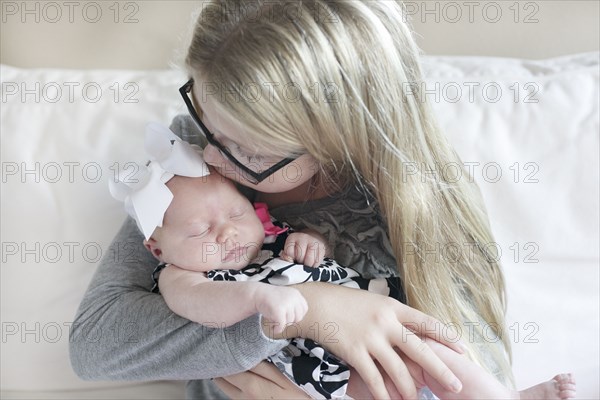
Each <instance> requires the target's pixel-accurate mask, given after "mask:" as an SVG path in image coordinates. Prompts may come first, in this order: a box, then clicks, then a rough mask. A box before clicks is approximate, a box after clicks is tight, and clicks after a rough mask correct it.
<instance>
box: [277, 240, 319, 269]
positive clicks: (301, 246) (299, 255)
mask: <svg viewBox="0 0 600 400" xmlns="http://www.w3.org/2000/svg"><path fill="white" fill-rule="evenodd" d="M326 253H327V242H326V241H325V238H324V237H323V236H321V235H320V234H318V233H316V232H311V233H310V234H308V233H304V232H294V233H290V235H289V236H288V237H287V240H286V241H285V246H284V249H283V251H282V253H281V254H280V257H281V258H283V259H284V260H286V261H289V262H297V263H300V264H304V265H306V266H308V267H313V268H316V267H318V266H319V265H320V264H321V263H322V262H323V258H325V256H326Z"/></svg>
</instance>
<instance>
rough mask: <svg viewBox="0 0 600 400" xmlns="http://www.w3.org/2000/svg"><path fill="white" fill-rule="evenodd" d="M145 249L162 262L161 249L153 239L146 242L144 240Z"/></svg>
mask: <svg viewBox="0 0 600 400" xmlns="http://www.w3.org/2000/svg"><path fill="white" fill-rule="evenodd" d="M144 247H145V248H147V249H148V251H149V252H150V253H152V255H153V256H154V257H155V258H156V259H157V260H158V261H161V262H162V257H161V255H162V251H161V250H160V248H159V247H158V242H157V241H156V240H155V239H154V238H153V237H150V239H148V240H145V239H144Z"/></svg>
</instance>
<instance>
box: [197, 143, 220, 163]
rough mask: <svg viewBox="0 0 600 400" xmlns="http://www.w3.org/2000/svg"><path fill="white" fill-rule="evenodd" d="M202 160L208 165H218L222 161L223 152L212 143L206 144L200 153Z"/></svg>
mask: <svg viewBox="0 0 600 400" xmlns="http://www.w3.org/2000/svg"><path fill="white" fill-rule="evenodd" d="M202 155H203V157H204V161H206V163H207V164H210V165H220V164H221V163H222V162H223V161H224V158H223V154H222V153H221V151H219V149H217V148H216V147H215V146H213V145H212V144H208V145H206V147H205V148H204V151H203V153H202Z"/></svg>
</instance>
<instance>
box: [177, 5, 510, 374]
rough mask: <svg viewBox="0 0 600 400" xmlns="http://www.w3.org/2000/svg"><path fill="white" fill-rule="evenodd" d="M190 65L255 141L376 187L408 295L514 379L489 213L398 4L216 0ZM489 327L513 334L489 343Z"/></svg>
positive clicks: (336, 176) (337, 178)
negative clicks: (441, 120)
mask: <svg viewBox="0 0 600 400" xmlns="http://www.w3.org/2000/svg"><path fill="white" fill-rule="evenodd" d="M186 66H187V68H188V69H189V71H190V73H191V74H192V75H193V76H196V77H201V78H202V82H203V84H207V83H208V84H209V85H211V87H210V88H209V87H208V86H207V87H206V88H205V89H207V92H208V91H209V89H210V93H212V95H214V96H218V102H217V104H218V106H219V107H220V111H221V112H223V113H225V114H226V115H229V116H231V117H232V119H233V120H235V121H238V122H240V123H242V124H243V127H244V132H245V133H246V134H247V135H249V137H251V138H252V141H253V142H255V143H257V144H258V146H260V147H261V148H264V149H265V150H268V151H270V152H271V153H273V154H281V155H282V156H288V155H290V154H301V153H302V152H308V153H310V154H311V155H313V156H314V157H315V158H316V159H317V160H318V161H319V162H320V164H321V166H322V171H321V174H320V177H321V178H322V179H327V180H328V182H329V183H331V182H334V183H337V184H338V188H341V187H343V186H345V185H347V184H350V183H352V184H356V183H359V184H360V185H362V187H363V189H364V190H365V191H368V192H370V194H371V195H372V196H373V197H374V198H375V199H376V200H377V201H378V204H379V207H380V211H381V213H382V215H383V216H384V218H385V219H386V221H387V229H388V233H389V239H390V242H391V244H392V247H393V250H394V254H395V256H396V259H397V263H398V271H399V275H400V277H401V278H402V281H403V285H404V290H405V292H406V296H407V299H408V304H409V305H410V306H412V307H414V308H416V309H419V310H421V311H423V312H425V313H427V314H429V315H432V316H434V317H436V318H438V319H440V320H441V321H443V322H444V323H446V324H453V326H454V327H459V328H461V329H460V330H461V332H462V333H463V336H462V338H463V340H464V341H465V342H467V345H468V346H469V347H470V352H469V354H470V355H471V357H472V358H473V359H474V360H475V361H477V362H478V363H479V364H480V365H482V366H483V367H484V368H487V369H488V370H489V371H490V372H495V373H496V374H497V375H499V376H504V377H505V378H507V382H511V383H512V380H513V378H512V373H511V372H510V364H509V361H508V360H507V355H508V359H510V342H509V340H508V337H507V334H506V328H505V323H504V315H505V311H506V300H505V285H504V278H503V275H502V272H501V269H500V265H499V262H498V260H497V259H496V258H495V257H494V255H493V254H489V252H488V251H486V249H487V248H489V245H490V244H493V243H494V242H493V236H492V233H491V229H490V226H489V222H488V219H487V215H486V211H485V208H484V206H483V202H482V199H481V196H480V193H479V189H478V187H477V186H476V184H475V183H474V181H473V180H472V179H471V177H470V176H469V174H468V172H467V171H466V169H465V168H464V166H463V163H462V162H461V160H460V158H459V157H458V155H457V154H456V153H455V152H454V150H453V149H452V148H451V146H450V145H449V143H448V142H447V140H446V138H445V137H444V135H443V134H442V132H441V131H440V129H439V128H438V126H437V125H436V122H435V120H434V118H433V116H432V112H431V110H430V108H429V105H428V104H427V102H426V101H425V99H424V98H423V96H422V94H421V93H419V91H418V90H417V91H415V90H410V88H414V84H417V86H418V84H419V83H420V82H422V80H423V79H422V73H421V68H420V65H419V50H418V48H417V46H416V44H415V42H414V40H413V37H412V33H411V31H410V29H409V27H408V25H407V23H406V20H405V14H404V13H403V8H402V4H401V3H399V2H396V1H373V0H364V1H359V0H351V1H348V0H340V1H332V0H330V1H327V0H305V1H281V2H274V1H272V0H269V1H260V0H258V1H257V0H214V1H212V2H210V3H208V4H206V5H205V7H204V9H203V10H202V12H201V13H200V15H199V18H198V21H197V23H196V26H195V30H194V34H193V38H192V43H191V46H190V48H189V50H188V54H187V58H186ZM215 88H216V89H217V90H216V91H215ZM466 321H471V322H470V323H467V324H466V325H465V322H466ZM465 330H466V331H468V335H467V334H465ZM490 331H491V332H492V333H493V334H494V335H495V336H494V335H492V337H496V339H497V338H500V340H501V341H502V343H503V344H504V346H486V345H485V343H483V342H485V341H486V340H494V339H490ZM465 338H466V339H465ZM470 338H475V339H476V340H474V341H473V340H469V339H470ZM490 358H491V359H490Z"/></svg>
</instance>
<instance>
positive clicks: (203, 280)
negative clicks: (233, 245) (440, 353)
mask: <svg viewBox="0 0 600 400" xmlns="http://www.w3.org/2000/svg"><path fill="white" fill-rule="evenodd" d="M158 286H159V289H160V292H161V293H162V295H163V297H164V299H165V302H166V303H167V305H168V306H169V308H170V309H171V310H172V311H173V312H175V313H176V314H179V315H180V316H182V317H184V318H187V319H189V320H190V321H194V322H197V323H199V324H202V325H207V326H212V327H219V328H224V327H227V326H230V325H233V324H235V323H236V322H239V321H241V320H243V319H245V318H247V317H249V316H250V315H253V314H256V313H257V312H258V313H261V314H262V315H263V317H265V318H267V319H268V320H270V321H272V322H274V323H275V324H276V325H275V331H276V332H277V333H280V332H281V331H282V330H283V328H284V327H285V326H286V325H287V324H290V323H294V322H299V321H300V320H301V319H302V318H303V317H304V315H305V314H306V311H307V310H308V305H307V303H306V300H305V299H304V297H303V296H302V295H301V294H300V292H299V291H298V290H297V289H294V288H291V287H283V286H273V285H268V284H266V283H262V282H231V281H211V280H210V279H208V278H207V277H206V276H205V274H204V273H203V272H197V271H189V270H184V269H181V268H179V267H177V266H175V265H172V264H170V265H169V266H167V267H166V268H165V269H164V270H163V271H162V272H161V274H160V280H159V282H158Z"/></svg>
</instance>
